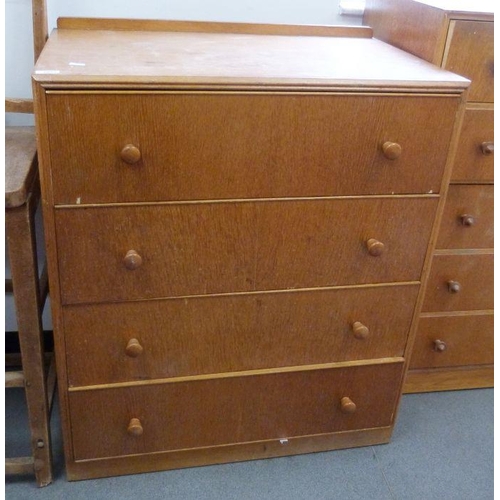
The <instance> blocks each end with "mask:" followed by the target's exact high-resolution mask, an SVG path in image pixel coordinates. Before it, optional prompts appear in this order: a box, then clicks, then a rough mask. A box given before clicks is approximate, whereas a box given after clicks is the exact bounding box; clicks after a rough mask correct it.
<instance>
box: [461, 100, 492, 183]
mask: <svg viewBox="0 0 500 500" xmlns="http://www.w3.org/2000/svg"><path fill="white" fill-rule="evenodd" d="M493 118H494V111H493V108H491V109H481V108H469V109H466V111H465V114H464V121H463V125H462V132H461V135H460V140H459V142H458V148H457V154H456V157H455V162H454V164H453V171H452V174H451V182H493V179H494V155H493V154H489V155H488V154H484V153H483V151H482V147H481V145H482V144H483V143H485V142H486V143H488V142H491V143H493V142H494V130H493Z"/></svg>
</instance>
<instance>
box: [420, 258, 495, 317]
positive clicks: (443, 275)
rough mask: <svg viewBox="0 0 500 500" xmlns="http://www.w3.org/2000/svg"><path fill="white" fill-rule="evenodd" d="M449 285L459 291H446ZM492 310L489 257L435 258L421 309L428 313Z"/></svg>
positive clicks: (491, 265)
mask: <svg viewBox="0 0 500 500" xmlns="http://www.w3.org/2000/svg"><path fill="white" fill-rule="evenodd" d="M451 281H454V282H457V283H458V284H459V287H460V290H459V291H458V292H456V293H453V292H452V291H450V289H449V283H450V282H451ZM474 309H478V310H481V309H493V253H492V251H491V250H485V251H484V253H481V254H480V253H476V254H471V253H470V252H467V253H465V252H464V253H463V254H448V255H446V254H436V255H435V256H434V259H433V262H432V270H431V275H430V277H429V283H428V286H427V295H426V299H425V302H424V305H423V308H422V311H423V312H429V311H453V310H458V311H466V310H474Z"/></svg>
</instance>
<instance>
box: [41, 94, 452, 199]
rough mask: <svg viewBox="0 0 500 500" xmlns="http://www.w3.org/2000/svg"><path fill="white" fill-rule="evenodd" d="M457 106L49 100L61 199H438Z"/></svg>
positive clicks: (366, 101)
mask: <svg viewBox="0 0 500 500" xmlns="http://www.w3.org/2000/svg"><path fill="white" fill-rule="evenodd" d="M457 103H458V97H425V96H408V95H382V96H379V95H363V94H352V95H318V94H296V95H290V94H288V95H287V94H282V95H262V94H248V93H247V94H245V93H239V94H238V93H236V94H229V95H228V94H227V93H209V94H196V93H192V94H175V93H174V94H168V93H143V94H135V95H130V94H128V93H83V94H80V93H71V92H69V93H62V94H60V93H57V94H49V95H48V113H49V121H50V123H51V133H52V142H51V164H52V169H51V174H52V180H53V186H54V198H55V202H56V204H92V203H116V202H134V201H141V202H144V201H161V200H164V201H165V200H203V199H228V198H232V199H236V198H275V197H300V196H330V195H356V194H394V193H437V192H439V189H440V183H441V178H442V175H443V170H444V166H445V163H446V158H447V156H448V144H449V141H450V137H451V132H452V128H453V123H454V118H455V111H456V106H457ZM438 110H439V111H438ZM353 116H356V120H353V119H352V117H353ZM408 116H411V117H412V120H408V118H407V117H408ZM415 123H425V124H426V126H425V127H415ZM386 141H392V142H396V143H398V144H399V145H400V146H401V148H402V153H401V156H400V157H399V158H398V159H396V160H389V159H387V158H386V157H385V156H384V154H383V150H382V145H383V144H384V143H385V142H386ZM127 145H133V146H134V147H135V148H137V149H138V150H139V152H140V159H139V160H136V161H134V163H133V164H128V163H126V162H125V161H123V159H122V157H121V154H120V152H121V151H122V150H123V148H125V147H126V146H127ZM415 165H420V167H419V168H415Z"/></svg>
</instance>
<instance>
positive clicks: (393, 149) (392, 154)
mask: <svg viewBox="0 0 500 500" xmlns="http://www.w3.org/2000/svg"><path fill="white" fill-rule="evenodd" d="M382 151H383V152H384V156H385V157H386V158H387V159H388V160H396V159H397V158H399V157H400V156H401V151H402V149H401V146H400V145H399V144H398V143H397V142H390V141H387V142H384V144H382Z"/></svg>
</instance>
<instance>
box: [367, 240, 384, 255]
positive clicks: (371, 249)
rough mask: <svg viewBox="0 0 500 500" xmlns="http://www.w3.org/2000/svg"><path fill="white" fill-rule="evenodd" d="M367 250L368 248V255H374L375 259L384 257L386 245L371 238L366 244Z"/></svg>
mask: <svg viewBox="0 0 500 500" xmlns="http://www.w3.org/2000/svg"><path fill="white" fill-rule="evenodd" d="M366 248H368V253H369V254H370V255H372V256H373V257H378V256H379V255H382V254H383V253H384V249H385V245H384V244H383V243H382V242H381V241H378V240H376V239H375V238H370V239H369V240H368V241H367V242H366Z"/></svg>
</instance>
